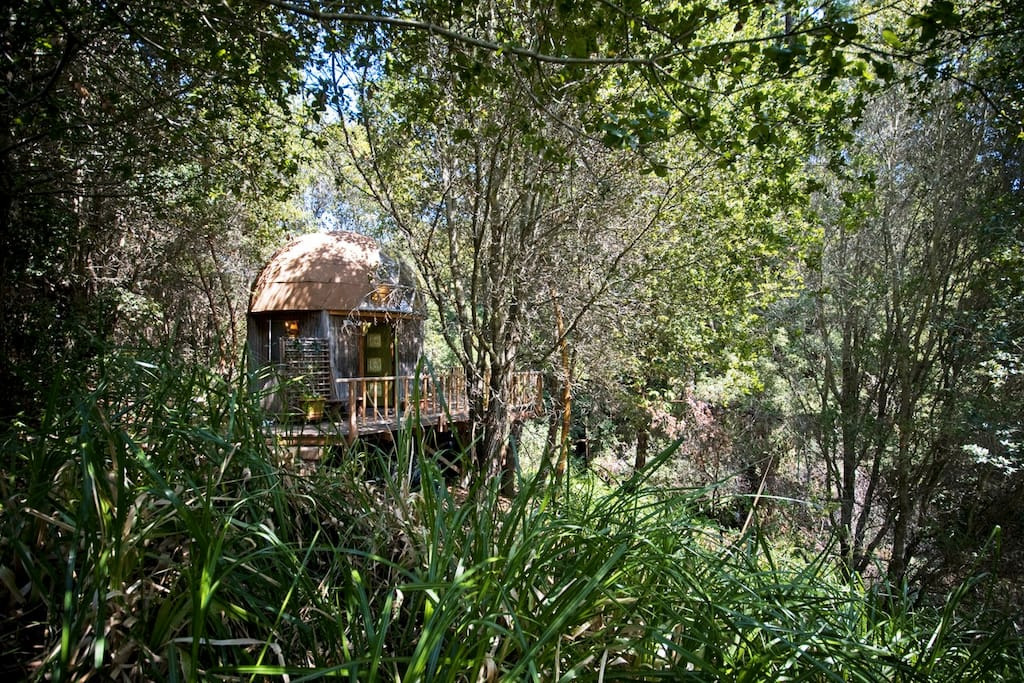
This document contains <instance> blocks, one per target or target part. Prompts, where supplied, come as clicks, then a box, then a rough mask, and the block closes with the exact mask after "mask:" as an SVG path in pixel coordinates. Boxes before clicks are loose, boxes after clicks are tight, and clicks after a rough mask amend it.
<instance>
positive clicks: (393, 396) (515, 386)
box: [335, 369, 543, 435]
mask: <svg viewBox="0 0 1024 683" xmlns="http://www.w3.org/2000/svg"><path fill="white" fill-rule="evenodd" d="M335 383H336V384H337V390H338V391H337V394H336V395H338V396H347V397H348V398H347V401H344V400H343V401H342V405H343V406H345V407H346V408H347V409H346V411H345V415H346V417H347V422H348V432H349V434H350V435H353V434H357V433H359V432H360V431H365V430H366V428H367V427H370V426H374V427H378V426H380V425H381V424H394V423H397V422H399V421H400V420H410V419H419V420H420V421H421V422H422V423H429V424H438V425H441V426H444V425H445V424H446V423H447V422H448V421H460V420H464V419H466V418H467V417H468V416H469V398H468V392H467V391H466V388H467V387H466V375H465V373H464V372H463V371H462V370H461V369H456V370H452V371H449V372H445V373H441V374H436V375H426V376H411V375H397V376H387V377H347V378H341V379H336V380H335ZM542 389H543V384H542V381H541V375H540V373H539V372H537V371H525V372H517V373H514V374H513V376H512V381H511V386H510V388H509V391H508V392H507V396H506V397H505V400H507V401H508V403H509V405H508V410H509V412H510V413H512V414H513V415H516V416H517V417H521V418H528V417H533V416H536V415H539V414H540V413H541V411H542V409H543V393H542ZM346 403H347V405H346Z"/></svg>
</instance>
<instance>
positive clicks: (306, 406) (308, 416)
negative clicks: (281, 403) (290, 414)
mask: <svg viewBox="0 0 1024 683" xmlns="http://www.w3.org/2000/svg"><path fill="white" fill-rule="evenodd" d="M326 404H327V399H325V398H324V397H323V396H317V395H315V394H309V393H307V394H303V395H302V396H300V397H299V409H300V410H301V411H302V416H303V418H304V419H305V420H306V422H320V421H321V420H322V419H323V417H324V406H325V405H326Z"/></svg>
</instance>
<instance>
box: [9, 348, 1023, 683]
mask: <svg viewBox="0 0 1024 683" xmlns="http://www.w3.org/2000/svg"><path fill="white" fill-rule="evenodd" d="M71 394H73V395H67V392H65V394H64V395H59V394H55V396H54V400H53V401H51V403H50V406H49V408H48V409H47V410H46V411H44V413H43V414H41V415H39V416H38V418H37V419H35V420H33V421H32V422H31V423H30V422H29V420H28V419H25V420H23V421H22V422H20V423H16V424H14V425H12V426H11V427H10V429H9V430H8V431H7V433H6V434H5V435H4V437H3V441H2V444H0V447H2V449H3V455H4V460H3V462H4V463H5V465H4V467H5V469H4V472H3V481H2V487H3V488H2V494H3V509H2V516H0V528H2V531H3V536H2V538H3V541H2V543H3V545H2V547H3V555H2V557H0V563H2V566H0V579H2V583H3V585H4V587H5V588H4V594H5V600H6V601H7V603H8V605H9V609H8V610H7V614H6V616H5V617H4V622H3V628H2V629H0V633H2V634H3V636H2V638H3V640H2V655H3V658H4V662H3V665H2V668H3V669H4V670H5V671H6V672H8V673H13V674H15V675H17V676H21V677H23V678H34V679H42V678H53V679H56V680H71V679H74V680H79V679H88V678H95V679H102V680H106V679H115V680H117V679H120V680H142V679H149V680H189V681H191V680H207V679H210V680H222V679H223V680H239V679H261V680H262V679H267V678H281V679H288V680H290V681H300V680H313V679H317V678H322V677H337V678H343V679H347V680H353V681H355V680H364V681H369V680H395V681H398V680H402V681H417V680H431V681H464V680H469V681H473V680H477V681H493V680H541V681H554V680H566V681H568V680H614V679H617V680H634V681H636V680H660V679H667V680H678V679H696V680H745V681H761V680H765V681H774V680H810V681H880V680H907V681H910V680H914V681H916V680H972V679H973V680H982V679H983V680H1022V679H1024V670H1022V665H1021V661H1022V659H1024V658H1022V654H1024V653H1022V648H1021V642H1020V640H1019V638H1018V637H1017V635H1016V634H1015V633H1013V632H1012V631H1011V630H1010V629H1011V625H1010V624H1007V623H1003V622H998V621H995V622H992V623H989V622H987V621H986V620H985V619H984V618H983V614H982V613H981V612H980V611H979V609H977V608H976V606H968V605H967V604H965V602H964V596H965V595H967V594H968V588H969V586H965V587H961V588H960V589H958V590H956V591H953V592H952V593H951V594H950V596H949V599H948V601H947V603H946V605H945V606H942V607H939V608H934V609H917V610H912V609H910V607H909V605H910V604H911V603H910V601H909V600H906V599H903V598H902V597H901V596H900V595H898V594H897V595H896V596H895V597H893V596H892V595H885V596H883V595H879V594H876V592H874V591H873V590H871V589H869V588H866V587H864V586H862V585H859V584H858V583H856V582H853V583H851V582H847V581H844V580H842V577H841V576H840V574H838V573H837V572H836V571H834V569H833V565H832V563H831V561H830V560H829V558H828V557H827V556H824V555H823V556H819V557H812V558H811V559H809V560H808V559H804V557H803V554H802V553H780V552H777V551H775V550H774V549H773V548H772V546H771V544H770V543H769V542H768V540H767V539H765V538H763V537H761V536H758V535H757V534H756V533H755V534H749V535H747V536H745V537H742V538H738V539H737V538H734V537H732V536H729V535H727V534H725V533H723V531H722V530H720V529H718V528H717V527H715V526H713V525H712V524H710V523H708V522H705V521H701V520H700V519H699V518H698V517H696V516H695V515H694V514H693V510H695V509H697V508H699V503H700V500H699V497H700V495H701V492H699V491H696V492H694V491H664V490H659V489H658V488H656V487H654V486H652V485H650V483H649V481H648V478H647V477H648V476H649V474H642V475H637V476H635V477H634V478H633V479H631V480H629V481H627V482H625V483H624V484H623V485H621V486H619V487H617V488H612V489H602V490H598V489H595V488H592V487H588V486H586V485H584V484H583V483H581V482H582V480H577V481H575V482H573V483H572V485H570V486H569V487H568V488H567V489H564V490H562V491H561V492H560V493H559V495H558V496H557V497H555V496H553V495H552V493H553V492H552V491H550V490H548V489H545V488H543V487H542V486H541V484H540V482H538V481H537V480H534V479H528V480H524V481H522V482H520V484H521V485H520V493H519V494H518V495H517V496H516V497H515V498H513V499H511V500H509V499H504V498H502V497H500V495H499V493H498V488H497V484H498V483H497V482H493V483H491V482H485V481H481V482H478V483H477V484H476V486H475V488H473V489H471V490H460V489H453V488H451V487H449V486H447V485H446V484H445V482H444V480H443V478H442V477H441V474H440V473H439V472H438V470H437V468H436V467H434V466H433V464H432V463H431V462H430V461H429V460H423V459H420V458H419V457H418V456H417V455H416V453H417V451H418V449H417V448H416V444H415V443H413V437H412V436H411V435H410V434H407V433H403V434H402V435H401V438H400V439H399V444H398V447H397V455H393V454H390V453H381V452H374V451H367V452H352V453H349V454H347V456H346V457H345V458H343V459H342V463H341V464H340V465H339V466H337V467H334V468H330V469H328V468H322V469H320V470H318V471H316V472H313V473H312V474H306V475H301V474H300V473H299V471H298V470H297V469H296V468H294V467H292V466H291V464H290V463H288V462H287V458H286V457H283V454H282V453H281V452H280V451H279V450H278V449H276V448H275V447H274V445H273V443H272V442H270V441H268V439H267V437H266V435H265V434H264V432H263V429H262V428H263V419H264V416H263V415H262V414H261V413H260V412H259V410H258V408H257V405H258V401H257V400H256V399H257V397H255V396H253V394H252V392H251V391H250V390H249V388H248V386H247V385H246V384H245V383H244V382H242V383H228V382H225V381H224V380H222V379H221V378H219V377H218V376H217V375H216V374H214V373H211V372H208V371H206V370H204V369H202V368H195V367H185V366H182V365H181V364H179V363H177V362H175V361H173V360H172V359H170V358H168V357H164V358H157V359H152V358H151V359H149V360H146V361H144V360H142V359H140V358H137V357H131V356H129V355H127V354H119V355H116V356H115V357H113V358H112V359H111V360H110V362H109V364H108V365H107V367H106V369H105V371H104V372H102V373H101V374H100V375H99V376H98V377H96V378H95V379H94V380H93V381H92V382H91V383H90V386H89V388H88V389H87V390H86V389H83V390H79V391H74V392H71ZM669 456H670V452H666V453H664V454H662V456H661V457H660V458H658V459H656V460H655V461H654V462H653V463H652V464H651V467H650V468H649V469H648V470H647V471H646V472H648V473H649V472H652V471H654V470H655V469H656V467H657V466H658V464H659V461H664V460H665V459H667V458H668V457H669ZM375 460H377V461H379V462H374V461H375ZM368 472H374V473H381V472H383V473H385V474H384V475H383V477H381V476H378V477H377V478H376V479H375V480H374V479H371V478H370V477H368V476H367V473H368ZM414 472H416V473H418V476H414ZM414 484H418V485H414ZM566 491H568V494H566ZM978 580H979V581H980V580H982V579H978Z"/></svg>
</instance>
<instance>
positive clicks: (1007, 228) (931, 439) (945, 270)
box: [792, 87, 1018, 582]
mask: <svg viewBox="0 0 1024 683" xmlns="http://www.w3.org/2000/svg"><path fill="white" fill-rule="evenodd" d="M953 92H954V91H953V90H951V89H950V88H943V87H940V88H936V89H935V90H933V91H931V92H930V98H929V100H928V101H927V102H919V103H917V104H916V105H910V104H907V103H906V102H905V101H904V100H903V99H902V98H901V96H900V93H899V92H898V91H897V92H892V93H889V94H887V95H886V96H885V97H883V98H881V99H880V100H879V102H878V103H877V104H876V105H875V106H874V108H873V109H872V111H871V114H870V116H869V117H868V118H867V119H866V121H865V125H864V126H863V127H862V128H861V129H860V131H859V133H858V144H857V145H856V147H855V148H854V149H852V150H851V151H850V156H851V157H852V158H853V161H852V162H851V166H850V169H851V176H848V178H849V180H848V181H845V182H843V181H838V182H837V181H832V183H830V185H831V187H832V188H833V189H832V191H831V194H830V195H828V198H827V200H825V201H824V202H823V203H822V205H821V207H820V210H821V215H822V217H823V221H824V223H823V224H824V228H825V233H824V243H823V250H822V252H821V256H820V260H819V261H816V262H815V267H814V269H813V270H812V271H810V272H808V274H807V278H808V283H809V286H810V289H809V297H808V298H807V299H805V300H804V301H803V305H805V306H807V308H806V309H805V314H804V315H803V316H801V317H799V318H798V319H799V320H800V321H801V322H802V324H803V325H804V327H803V328H797V329H795V330H792V334H793V335H794V336H795V338H798V339H800V340H801V342H800V343H801V344H802V345H803V348H804V353H805V354H806V356H805V359H806V364H804V365H802V366H800V368H799V372H800V373H802V374H803V375H804V376H807V377H810V378H813V380H814V398H813V399H811V400H810V408H811V410H813V411H815V412H817V414H818V416H819V425H818V428H817V431H816V433H815V435H816V439H817V446H818V448H819V450H820V453H821V456H822V457H823V459H824V461H825V463H826V464H827V466H828V487H829V491H830V492H832V495H834V498H835V500H836V501H837V507H836V509H835V511H834V513H833V523H834V525H835V528H837V529H838V530H839V532H840V543H841V548H840V552H841V555H842V557H843V561H844V562H845V563H846V566H847V567H849V568H850V569H851V570H854V571H863V570H864V569H865V568H866V567H867V566H868V565H869V564H870V563H871V562H872V561H873V559H874V558H875V553H876V550H877V549H879V548H880V547H882V546H883V545H884V546H886V547H888V548H889V549H890V551H891V552H890V559H889V561H888V563H887V570H888V574H889V578H890V579H892V580H894V581H897V582H898V581H901V580H903V579H904V578H906V577H907V575H908V572H909V570H910V562H911V560H912V559H913V558H914V557H915V555H916V554H917V553H918V552H919V549H920V546H921V542H922V536H921V531H922V529H923V528H924V527H925V526H926V520H927V518H928V515H929V513H930V505H931V500H932V497H933V495H934V494H935V493H936V492H937V490H938V487H939V486H940V485H942V482H943V481H945V480H946V478H947V475H948V474H949V472H950V470H951V469H952V468H954V467H956V466H957V463H958V462H959V459H960V457H961V446H962V445H963V437H964V433H963V426H964V420H965V419H966V414H965V412H964V408H965V406H966V404H967V402H966V397H967V396H969V395H970V391H971V389H972V383H971V381H970V376H971V373H972V368H973V367H974V365H975V363H976V362H977V359H978V358H979V357H986V355H988V353H989V352H988V351H986V350H985V349H986V348H988V345H989V344H990V339H989V337H988V335H987V330H985V329H983V328H979V327H978V325H977V322H978V319H979V318H978V316H983V315H984V311H985V310H986V309H987V308H988V306H989V305H991V301H990V300H988V299H986V298H985V297H980V296H979V292H980V289H979V288H980V287H983V283H985V282H986V281H987V280H988V279H989V278H991V277H993V275H994V273H993V271H992V264H993V262H992V260H991V259H992V256H993V255H994V254H995V253H998V252H999V251H1000V250H1001V249H1003V248H1005V247H1004V245H1005V244H1006V242H1005V240H1008V239H1010V240H1012V239H1015V238H1014V237H1012V235H1013V234H1015V232H1016V230H1017V229H1018V228H1017V227H1011V225H1012V223H1006V221H1008V220H1010V221H1012V220H1013V219H1012V216H1013V213H1014V212H1015V211H1016V209H1015V208H1013V206H1014V205H1015V203H1016V202H1015V201H1010V203H1009V204H1008V203H1007V199H1009V198H1010V197H1012V196H1013V194H1014V191H1013V184H1014V182H1015V181H1014V173H1013V170H1012V169H1013V166H1014V164H1013V163H1008V161H1009V159H1008V158H1007V157H1005V156H1004V154H1003V152H1002V151H1000V152H996V150H995V149H994V148H993V146H992V138H991V136H990V133H991V131H992V129H991V128H990V127H989V126H988V125H987V123H988V121H990V118H989V117H990V116H991V114H992V112H991V110H990V109H987V108H986V107H984V106H983V105H977V106H974V107H963V106H960V105H958V104H957V103H956V100H955V99H954V98H953V97H952V96H951V95H952V93H953ZM796 381H797V382H799V380H796Z"/></svg>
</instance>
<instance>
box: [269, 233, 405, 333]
mask: <svg viewBox="0 0 1024 683" xmlns="http://www.w3.org/2000/svg"><path fill="white" fill-rule="evenodd" d="M415 298H416V297H415V286H414V282H413V278H412V277H411V275H410V274H409V273H408V272H406V269H405V268H402V267H401V266H400V264H399V263H398V262H397V261H395V260H394V259H392V258H390V257H388V256H386V255H385V254H383V253H382V252H381V251H380V247H379V245H378V244H377V242H376V241H375V240H374V239H372V238H370V237H367V236H366V235H360V234H358V233H354V232H326V233H325V232H318V233H311V234H308V235H302V236H301V237H298V238H296V239H294V240H292V241H291V242H289V243H288V244H287V245H285V246H284V247H282V248H281V249H279V250H278V251H277V253H275V254H274V255H273V256H272V257H271V259H270V262H269V263H267V265H266V266H264V268H263V270H262V271H261V272H260V274H259V276H258V277H257V278H256V282H255V283H254V285H253V290H252V298H251V299H250V303H249V311H250V312H252V313H261V312H268V311H319V310H328V311H357V310H366V311H383V312H400V313H417V312H418V311H415V310H414V308H415V306H414V304H415Z"/></svg>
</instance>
